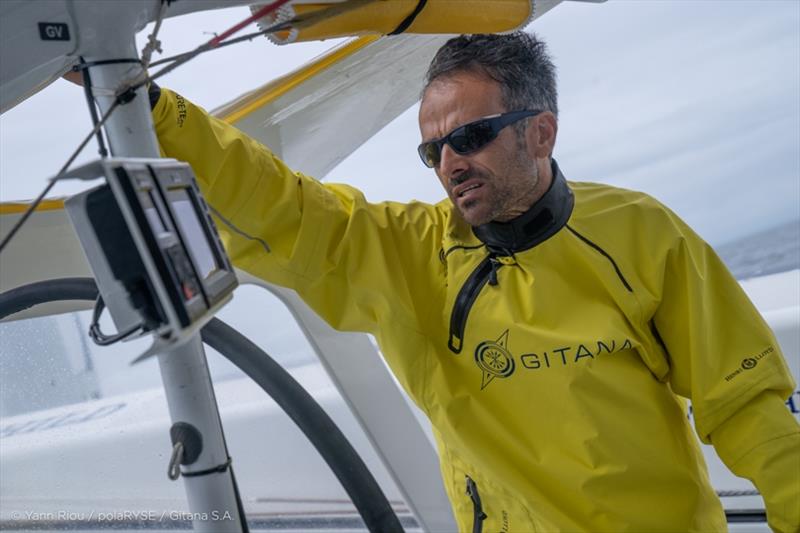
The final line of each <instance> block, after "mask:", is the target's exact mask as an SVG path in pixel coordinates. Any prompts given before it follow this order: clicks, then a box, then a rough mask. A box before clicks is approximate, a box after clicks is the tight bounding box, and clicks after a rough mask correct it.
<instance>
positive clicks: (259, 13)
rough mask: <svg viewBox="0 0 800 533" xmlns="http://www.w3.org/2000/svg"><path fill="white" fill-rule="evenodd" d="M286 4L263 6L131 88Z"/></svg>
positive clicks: (174, 67) (195, 55) (210, 46)
mask: <svg viewBox="0 0 800 533" xmlns="http://www.w3.org/2000/svg"><path fill="white" fill-rule="evenodd" d="M288 2H289V0H276V1H275V2H272V3H271V4H269V5H267V6H264V7H263V8H262V9H259V10H258V11H257V12H255V13H254V14H253V15H251V16H249V17H247V18H246V19H244V20H243V21H241V22H239V23H238V24H236V25H235V26H233V27H231V28H229V29H227V30H225V31H224V32H222V33H221V34H219V35H217V36H216V37H214V38H213V39H211V40H210V41H208V42H206V43H203V44H201V45H200V46H198V47H197V48H195V49H194V50H192V51H191V52H187V53H186V55H185V56H184V57H182V58H181V59H177V60H175V61H174V62H173V63H170V64H169V65H167V66H166V67H164V68H162V69H161V70H159V71H158V72H156V73H155V74H153V75H152V76H148V77H147V78H146V79H145V80H143V81H141V82H138V83H137V84H135V85H134V86H133V87H132V88H133V89H136V88H138V87H141V86H142V85H144V84H146V83H148V82H150V81H152V80H155V79H157V78H160V77H161V76H163V75H165V74H167V73H168V72H171V71H173V70H174V69H176V68H178V67H179V66H181V65H183V64H184V63H186V62H187V61H190V60H192V59H194V58H195V57H197V56H198V55H200V54H202V53H203V52H207V51H209V50H213V49H214V48H217V47H218V46H219V44H220V42H221V41H222V40H223V39H225V38H226V37H229V36H231V35H233V34H234V33H236V32H237V31H239V30H241V29H242V28H244V27H245V26H247V25H248V24H250V23H251V22H253V21H255V20H258V19H260V18H261V17H264V16H266V15H268V14H270V13H272V12H273V11H275V10H277V9H278V8H279V7H281V6H282V5H284V4H286V3H288Z"/></svg>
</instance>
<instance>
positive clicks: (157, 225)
mask: <svg viewBox="0 0 800 533" xmlns="http://www.w3.org/2000/svg"><path fill="white" fill-rule="evenodd" d="M146 198H147V200H149V202H144V201H143V202H142V206H143V207H144V214H145V216H147V221H148V222H150V227H151V228H153V231H154V232H155V234H156V235H158V234H160V233H166V232H167V228H166V226H164V221H163V220H162V219H161V213H159V212H158V209H156V208H155V205H153V204H154V202H153V199H152V198H150V195H149V194H148V195H147V196H146Z"/></svg>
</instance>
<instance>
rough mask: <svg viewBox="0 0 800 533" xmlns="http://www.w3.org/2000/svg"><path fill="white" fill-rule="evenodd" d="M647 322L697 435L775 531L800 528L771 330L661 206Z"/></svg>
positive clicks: (780, 362)
mask: <svg viewBox="0 0 800 533" xmlns="http://www.w3.org/2000/svg"><path fill="white" fill-rule="evenodd" d="M665 213H666V223H667V225H668V227H667V228H662V229H664V230H665V231H666V232H667V234H670V235H672V236H674V237H673V238H672V239H671V245H670V246H669V248H668V250H666V251H665V253H664V254H663V255H662V257H663V260H664V261H663V271H662V272H661V275H662V279H661V285H662V291H661V295H660V301H659V303H658V306H657V309H656V312H655V316H654V317H653V318H654V324H655V326H656V330H657V332H658V334H659V335H660V337H661V341H662V342H663V344H664V347H665V348H666V351H667V357H668V359H669V369H670V370H669V382H670V385H671V386H672V388H673V390H674V391H675V392H676V393H678V394H680V395H681V396H684V397H687V398H689V399H691V401H692V408H693V413H694V417H695V425H696V429H697V432H698V435H699V436H700V438H701V439H702V440H703V441H704V442H706V443H712V444H713V445H714V447H715V449H716V451H717V453H718V455H719V456H720V458H721V459H722V460H723V461H724V462H725V464H726V465H727V466H728V467H729V468H730V469H731V471H732V472H734V473H735V474H736V475H738V476H741V477H745V478H748V479H750V480H751V481H752V482H753V483H754V484H755V486H756V487H757V488H758V490H759V492H760V493H761V495H762V496H763V498H764V501H765V504H766V508H767V517H768V522H769V524H770V526H771V527H772V528H773V529H774V530H775V531H780V532H784V531H786V532H789V531H800V426H798V424H797V421H796V420H795V418H794V416H793V415H792V414H791V413H790V412H789V410H788V409H787V408H786V405H785V403H784V401H785V399H786V398H788V396H789V395H790V394H791V393H792V392H793V390H794V382H793V379H792V377H791V374H790V372H789V369H788V367H787V365H786V362H785V360H784V359H783V356H782V354H781V351H780V348H779V346H778V343H777V341H776V339H775V336H774V334H773V333H772V331H771V330H770V328H769V326H768V325H767V324H766V322H765V321H764V320H763V318H762V317H761V315H760V313H759V312H758V310H757V309H756V308H755V307H754V306H753V304H752V303H751V302H750V300H749V298H748V297H747V295H746V294H745V293H744V291H743V290H742V288H741V286H740V285H739V283H738V282H737V281H736V280H735V279H734V278H733V276H732V275H731V274H730V273H729V271H728V270H727V268H726V267H725V265H724V264H723V263H722V261H721V260H720V259H719V257H718V256H717V255H716V253H715V252H714V251H713V250H712V249H711V247H710V246H709V245H708V244H706V243H705V242H703V241H702V239H700V237H698V236H697V235H696V234H695V233H694V232H693V231H692V230H691V229H690V228H689V227H688V226H687V225H686V224H684V223H683V222H682V221H681V220H680V219H679V218H678V217H677V216H675V215H674V214H673V213H671V212H669V211H668V210H665Z"/></svg>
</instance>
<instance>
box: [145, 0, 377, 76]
mask: <svg viewBox="0 0 800 533" xmlns="http://www.w3.org/2000/svg"><path fill="white" fill-rule="evenodd" d="M374 1H375V0H350V1H349V2H347V3H345V4H336V5H334V6H332V7H329V8H326V9H323V10H320V11H316V12H314V13H311V14H309V15H306V16H305V17H295V18H294V19H292V20H288V21H286V22H279V23H277V24H273V25H272V26H269V27H268V28H265V29H263V30H259V31H255V32H252V33H248V34H246V35H242V36H241V37H235V38H233V39H228V40H226V41H223V42H221V43H219V44H217V45H216V46H215V47H214V48H208V49H205V50H202V51H200V52H199V53H205V52H209V51H211V50H217V49H220V48H224V47H226V46H230V45H232V44H237V43H241V42H243V41H252V40H253V39H255V38H256V37H260V36H262V35H269V34H270V33H276V32H279V31H283V30H288V29H290V28H298V29H300V28H305V27H308V26H311V25H313V24H316V23H317V22H320V21H322V20H326V19H328V18H332V17H335V16H338V15H341V14H343V13H345V12H347V11H350V10H352V9H356V8H359V7H361V6H363V5H366V4H368V3H371V2H374ZM206 44H208V43H206ZM199 53H198V51H197V49H195V50H190V51H188V52H183V53H180V54H176V55H174V56H171V57H165V58H163V59H159V60H158V61H153V62H152V63H150V66H151V67H155V66H157V65H163V64H165V63H170V62H173V61H177V60H180V59H183V58H186V57H188V58H189V59H191V57H194V56H196V55H199ZM165 74H166V73H165ZM156 75H158V76H161V75H162V73H161V72H160V71H159V72H158V73H156V74H155V75H153V76H152V77H151V78H150V79H153V78H154V77H155V76H156Z"/></svg>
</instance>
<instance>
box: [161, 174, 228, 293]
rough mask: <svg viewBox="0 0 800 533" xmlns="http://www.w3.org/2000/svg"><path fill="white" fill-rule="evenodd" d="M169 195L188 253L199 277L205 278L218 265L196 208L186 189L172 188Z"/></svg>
mask: <svg viewBox="0 0 800 533" xmlns="http://www.w3.org/2000/svg"><path fill="white" fill-rule="evenodd" d="M169 196H170V204H172V212H173V213H174V214H175V217H176V218H177V222H178V226H180V229H181V231H182V233H183V236H184V239H185V240H186V246H187V247H188V248H189V253H190V254H191V256H192V259H194V262H195V265H197V270H198V272H197V273H198V275H199V276H200V278H202V279H206V278H208V276H209V275H210V274H211V273H212V272H214V271H215V270H217V269H218V268H219V265H218V264H217V260H216V258H215V257H214V252H213V251H212V249H211V246H210V244H209V242H208V236H207V235H206V233H205V231H203V226H202V224H201V223H200V219H199V218H198V217H199V214H198V212H197V209H196V208H195V206H194V203H193V202H192V199H191V197H190V196H189V193H188V192H187V190H186V189H173V190H171V191H170V192H169Z"/></svg>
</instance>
